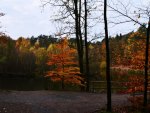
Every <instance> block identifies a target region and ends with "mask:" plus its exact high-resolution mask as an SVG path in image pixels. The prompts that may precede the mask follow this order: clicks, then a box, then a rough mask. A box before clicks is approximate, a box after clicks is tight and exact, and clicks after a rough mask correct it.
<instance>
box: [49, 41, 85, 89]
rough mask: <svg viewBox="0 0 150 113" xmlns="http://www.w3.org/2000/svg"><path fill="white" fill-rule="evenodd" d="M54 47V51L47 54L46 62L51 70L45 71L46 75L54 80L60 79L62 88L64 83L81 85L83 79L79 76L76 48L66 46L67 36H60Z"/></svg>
mask: <svg viewBox="0 0 150 113" xmlns="http://www.w3.org/2000/svg"><path fill="white" fill-rule="evenodd" d="M55 49H56V50H55V52H53V53H51V54H49V60H48V62H47V64H48V65H49V66H50V67H51V68H52V70H50V71H48V72H47V76H49V77H50V78H51V80H52V81H54V82H59V81H61V83H62V89H64V84H65V83H71V84H77V85H81V80H83V79H82V78H81V77H80V76H79V75H81V74H80V70H79V67H78V63H77V61H76V59H75V58H76V57H75V54H76V50H75V49H73V48H70V47H69V46H68V40H67V38H62V39H61V40H60V42H59V43H58V44H56V46H55Z"/></svg>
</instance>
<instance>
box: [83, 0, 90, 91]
mask: <svg viewBox="0 0 150 113" xmlns="http://www.w3.org/2000/svg"><path fill="white" fill-rule="evenodd" d="M84 8H85V18H84V19H85V23H84V32H85V53H86V56H85V57H86V82H87V83H86V91H87V92H88V91H89V72H90V71H89V53H88V42H87V0H84Z"/></svg>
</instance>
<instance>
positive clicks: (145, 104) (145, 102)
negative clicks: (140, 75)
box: [144, 17, 150, 107]
mask: <svg viewBox="0 0 150 113" xmlns="http://www.w3.org/2000/svg"><path fill="white" fill-rule="evenodd" d="M149 32H150V17H149V22H148V28H147V37H146V50H145V81H144V107H146V106H147V86H148V65H149V64H148V61H149V59H148V55H149Z"/></svg>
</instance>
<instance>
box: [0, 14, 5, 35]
mask: <svg viewBox="0 0 150 113" xmlns="http://www.w3.org/2000/svg"><path fill="white" fill-rule="evenodd" d="M4 15H5V14H4V13H0V17H2V16H4ZM0 23H1V22H0ZM1 27H2V26H0V28H1ZM3 34H4V33H3V32H1V31H0V35H3Z"/></svg>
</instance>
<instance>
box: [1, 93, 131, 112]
mask: <svg viewBox="0 0 150 113" xmlns="http://www.w3.org/2000/svg"><path fill="white" fill-rule="evenodd" d="M127 97H128V95H118V94H113V95H112V104H113V105H124V104H128V103H127ZM105 106H106V94H99V93H82V92H57V91H9V92H6V91H1V92H0V113H5V112H7V113H93V112H94V111H95V110H97V109H100V108H102V107H105Z"/></svg>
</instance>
